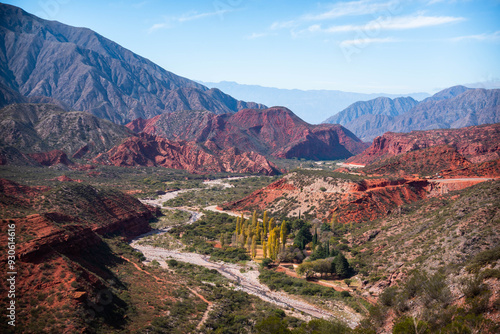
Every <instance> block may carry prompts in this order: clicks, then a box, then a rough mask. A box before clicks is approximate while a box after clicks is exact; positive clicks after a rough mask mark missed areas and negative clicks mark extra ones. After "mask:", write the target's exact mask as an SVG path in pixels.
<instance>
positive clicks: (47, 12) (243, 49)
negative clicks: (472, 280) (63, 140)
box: [5, 0, 500, 94]
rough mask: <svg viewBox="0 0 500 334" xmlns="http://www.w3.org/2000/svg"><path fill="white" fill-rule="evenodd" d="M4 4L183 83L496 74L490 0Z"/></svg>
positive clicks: (497, 13) (427, 84)
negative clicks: (104, 42) (92, 34)
mask: <svg viewBox="0 0 500 334" xmlns="http://www.w3.org/2000/svg"><path fill="white" fill-rule="evenodd" d="M5 2H7V3H10V4H14V5H17V6H19V7H21V8H23V9H24V10H26V11H28V12H30V13H33V14H35V15H38V16H40V17H42V18H45V19H50V20H57V21H60V22H63V23H66V24H69V25H73V26H81V27H88V28H91V29H93V30H95V31H96V32H98V33H100V34H102V35H104V36H105V37H107V38H109V39H111V40H113V41H115V42H117V43H119V44H121V45H122V46H124V47H126V48H128V49H130V50H132V51H134V52H136V53H138V54H139V55H141V56H144V57H146V58H148V59H150V60H152V61H154V62H155V63H157V64H159V65H160V66H162V67H164V68H165V69H166V70H169V71H172V72H174V73H176V74H178V75H181V76H184V77H187V78H190V79H193V80H202V81H211V82H218V81H223V80H226V81H236V82H238V83H242V84H256V85H261V86H268V87H278V88H289V89H291V88H298V89H335V90H343V91H353V92H364V93H378V92H385V93H397V94H404V93H410V92H422V91H423V92H434V91H435V90H436V89H439V88H446V87H449V86H453V85H456V84H468V83H477V82H491V81H494V82H498V81H500V80H499V78H500V0H491V1H470V0H462V1H461V0H413V1H412V0H409V1H396V0H380V1H372V0H357V1H319V2H312V1H294V0H266V1H264V0H209V1H189V0H187V1H169V0H168V1H161V0H121V1H120V0H116V1H102V0H101V1H97V0H87V1H76V0H37V1H24V0H19V1H5Z"/></svg>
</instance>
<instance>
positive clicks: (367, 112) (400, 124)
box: [325, 86, 500, 141]
mask: <svg viewBox="0 0 500 334" xmlns="http://www.w3.org/2000/svg"><path fill="white" fill-rule="evenodd" d="M498 122H500V90H499V89H482V88H478V89H470V88H467V87H464V86H455V87H451V88H448V89H445V90H442V91H440V92H438V93H436V94H435V95H433V96H431V97H429V98H426V99H425V100H423V101H422V102H417V101H416V100H414V99H412V98H396V99H390V98H385V97H380V98H377V99H374V100H370V101H361V102H356V103H354V104H352V105H350V106H349V107H348V108H346V109H344V110H343V111H341V112H340V113H338V114H337V115H334V116H332V117H330V118H328V119H327V120H326V121H325V123H332V124H341V125H343V126H345V127H346V128H348V129H349V130H351V131H352V132H353V133H354V134H356V135H357V136H358V137H359V138H360V139H361V140H363V141H372V140H373V139H374V138H375V137H377V136H381V135H382V134H384V133H385V132H388V131H391V132H410V131H412V130H431V129H450V128H452V129H453V128H461V127H466V126H473V125H481V124H493V123H498Z"/></svg>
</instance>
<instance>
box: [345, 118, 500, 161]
mask: <svg viewBox="0 0 500 334" xmlns="http://www.w3.org/2000/svg"><path fill="white" fill-rule="evenodd" d="M434 146H450V147H452V148H454V149H455V150H456V151H457V153H458V154H460V155H461V156H462V157H464V158H465V159H467V160H468V161H470V162H472V163H479V162H485V161H489V160H495V159H498V158H500V123H497V124H491V125H482V126H471V127H467V128H462V129H445V130H443V129H441V130H428V131H412V132H410V133H392V132H387V133H385V134H384V135H382V136H380V137H377V138H375V139H374V141H373V144H372V145H371V146H370V147H369V148H368V149H366V150H365V151H364V152H363V153H361V154H358V155H357V156H355V157H352V158H350V159H349V160H348V162H352V163H359V164H365V165H369V164H372V163H374V162H377V161H381V160H383V159H387V158H391V157H394V156H397V155H400V154H404V153H408V152H412V151H416V150H421V149H426V148H429V147H434ZM437 158H439V156H437Z"/></svg>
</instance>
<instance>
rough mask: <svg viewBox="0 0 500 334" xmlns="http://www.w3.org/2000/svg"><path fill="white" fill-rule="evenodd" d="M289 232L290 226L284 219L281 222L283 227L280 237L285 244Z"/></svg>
mask: <svg viewBox="0 0 500 334" xmlns="http://www.w3.org/2000/svg"><path fill="white" fill-rule="evenodd" d="M287 234H288V228H287V226H286V220H283V222H282V223H281V229H280V238H281V242H282V243H283V246H285V244H286V236H287Z"/></svg>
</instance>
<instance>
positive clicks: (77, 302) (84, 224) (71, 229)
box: [0, 179, 158, 333]
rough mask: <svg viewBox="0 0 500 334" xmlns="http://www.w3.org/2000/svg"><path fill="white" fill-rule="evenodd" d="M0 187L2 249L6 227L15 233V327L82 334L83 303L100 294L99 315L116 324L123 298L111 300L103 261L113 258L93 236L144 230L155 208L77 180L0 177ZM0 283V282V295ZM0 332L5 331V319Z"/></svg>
mask: <svg viewBox="0 0 500 334" xmlns="http://www.w3.org/2000/svg"><path fill="white" fill-rule="evenodd" d="M0 189H1V192H0V193H1V196H0V212H1V217H2V220H1V224H0V226H1V231H2V237H1V238H2V245H3V246H2V248H4V247H6V245H7V242H6V238H7V236H8V234H7V228H8V226H11V227H12V226H14V230H15V237H14V240H15V244H16V248H15V250H16V261H15V266H16V271H17V272H18V275H17V276H16V295H17V296H19V297H18V298H17V299H16V302H17V305H16V306H17V308H16V310H17V311H16V316H17V322H16V324H17V326H16V330H18V332H40V331H53V332H62V331H63V330H64V331H73V332H83V329H84V328H85V327H86V326H87V325H88V323H87V324H85V316H86V312H88V309H87V306H86V305H87V304H88V303H90V302H91V301H93V302H97V303H98V304H99V298H101V297H102V291H104V290H103V289H106V291H107V293H108V294H109V295H107V298H114V300H112V301H111V300H110V301H109V303H107V304H109V308H108V310H107V311H106V312H105V313H107V316H109V317H110V318H109V320H111V319H115V321H116V319H117V315H116V314H115V315H113V312H115V311H116V310H118V309H120V308H123V301H122V300H121V299H120V298H118V297H117V296H116V295H112V293H111V290H110V289H111V287H110V285H109V282H110V281H109V280H113V281H114V282H115V283H118V279H117V277H116V276H115V275H114V274H112V273H111V272H110V270H109V269H106V267H105V265H104V263H106V262H107V263H108V264H110V263H113V262H112V261H118V259H117V258H116V255H111V253H110V252H109V248H108V247H107V246H106V245H105V244H104V243H103V241H102V240H101V236H103V235H115V236H122V237H124V238H128V237H132V236H135V235H138V234H141V233H144V232H147V231H149V230H150V227H149V221H150V220H151V219H152V218H154V216H155V215H157V214H158V210H157V209H156V208H153V207H147V206H145V205H143V204H141V203H140V202H139V201H138V200H136V199H134V198H132V197H130V196H128V195H125V194H123V193H120V192H117V191H113V190H104V189H96V188H93V187H90V186H86V185H80V184H77V183H63V184H61V185H60V186H57V187H53V188H48V187H29V186H24V185H21V184H18V183H14V182H12V181H9V180H5V179H0ZM6 254H7V252H6V251H5V252H4V255H2V261H5V260H6ZM110 261H111V262H110ZM2 275H6V274H5V272H4V273H3V274H2ZM4 278H5V277H4ZM5 284H6V280H5V279H2V291H7V289H6V288H5ZM21 296H22V297H21ZM5 300H6V299H3V301H2V303H3V302H5ZM34 305H36V306H37V307H36V309H35V308H33V306H34ZM21 319H22V320H21ZM50 319H54V320H55V319H57V321H53V320H50ZM2 328H3V330H4V332H5V333H8V332H10V330H11V328H9V326H6V324H5V322H4V323H3V324H2Z"/></svg>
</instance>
